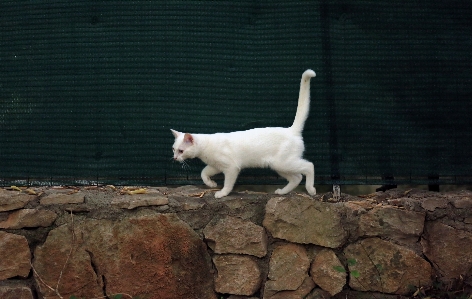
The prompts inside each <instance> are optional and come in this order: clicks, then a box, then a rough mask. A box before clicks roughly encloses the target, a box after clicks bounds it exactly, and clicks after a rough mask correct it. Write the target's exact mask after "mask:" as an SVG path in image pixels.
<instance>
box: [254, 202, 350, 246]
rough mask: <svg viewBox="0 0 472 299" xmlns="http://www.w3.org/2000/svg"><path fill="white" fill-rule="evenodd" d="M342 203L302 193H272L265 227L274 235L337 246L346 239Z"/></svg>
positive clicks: (290, 239) (267, 208)
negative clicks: (279, 195) (320, 199)
mask: <svg viewBox="0 0 472 299" xmlns="http://www.w3.org/2000/svg"><path fill="white" fill-rule="evenodd" d="M343 212H344V211H343V208H342V206H341V205H337V204H332V203H326V202H320V201H316V200H313V199H311V198H306V197H302V196H293V197H274V198H272V199H270V200H269V202H268V203H267V205H266V214H265V218H264V222H263V225H264V227H265V228H266V229H267V230H268V231H269V232H270V233H271V234H272V235H273V236H274V237H276V238H279V239H284V240H287V241H290V242H294V243H302V244H315V245H320V246H323V247H329V248H337V247H340V246H342V245H343V244H344V242H345V241H346V240H347V237H348V233H347V231H346V230H345V229H344V227H343V225H342V222H341V220H342V215H343Z"/></svg>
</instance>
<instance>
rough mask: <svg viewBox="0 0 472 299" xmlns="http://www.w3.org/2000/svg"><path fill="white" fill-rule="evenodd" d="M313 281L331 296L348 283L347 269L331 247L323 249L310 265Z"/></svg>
mask: <svg viewBox="0 0 472 299" xmlns="http://www.w3.org/2000/svg"><path fill="white" fill-rule="evenodd" d="M310 274H311V277H312V278H313V281H314V282H315V284H316V285H318V286H319V287H320V288H322V289H323V290H325V291H327V292H329V294H330V295H331V296H334V295H336V294H337V293H339V292H341V290H342V289H343V287H344V285H345V284H346V276H347V274H346V271H345V269H344V266H343V265H342V264H341V262H340V261H339V259H338V257H337V256H336V254H335V253H334V252H333V251H332V250H330V249H323V250H321V251H320V252H319V253H318V254H317V255H316V257H315V259H314V260H313V263H312V264H311V267H310Z"/></svg>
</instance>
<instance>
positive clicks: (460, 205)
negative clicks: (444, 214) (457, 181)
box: [451, 197, 472, 209]
mask: <svg viewBox="0 0 472 299" xmlns="http://www.w3.org/2000/svg"><path fill="white" fill-rule="evenodd" d="M451 203H452V205H453V206H454V208H456V209H472V198H469V197H463V198H456V199H454V200H452V201H451Z"/></svg>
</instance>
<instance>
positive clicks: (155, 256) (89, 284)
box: [34, 214, 216, 299]
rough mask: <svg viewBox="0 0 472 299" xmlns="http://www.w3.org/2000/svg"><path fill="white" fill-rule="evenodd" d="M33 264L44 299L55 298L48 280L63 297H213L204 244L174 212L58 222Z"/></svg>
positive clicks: (170, 298) (37, 251) (211, 298)
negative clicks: (58, 225) (120, 218)
mask: <svg viewBox="0 0 472 299" xmlns="http://www.w3.org/2000/svg"><path fill="white" fill-rule="evenodd" d="M34 267H35V269H36V272H37V275H36V276H35V278H36V281H37V284H38V285H39V286H40V291H41V293H42V294H43V296H44V297H45V298H56V292H55V291H52V290H50V288H48V287H47V286H46V284H47V285H48V286H52V287H53V288H55V286H56V285H58V292H59V293H60V294H61V295H62V296H63V297H69V296H70V295H75V296H77V297H86V298H92V297H103V296H105V295H106V296H110V295H112V294H118V293H127V294H130V295H132V296H143V297H144V296H145V297H146V298H149V299H153V298H156V299H157V298H160V299H180V298H202V299H206V298H208V299H214V298H216V295H215V293H214V291H213V274H212V273H211V260H210V257H209V255H208V253H207V251H206V246H205V244H204V243H203V241H202V240H201V239H200V238H199V237H198V235H197V234H196V233H195V232H194V231H193V230H192V229H191V228H190V227H189V226H188V225H187V224H185V223H184V222H182V221H181V220H180V219H179V218H178V217H177V216H176V215H175V214H149V215H141V216H135V217H129V218H126V217H125V218H123V219H122V220H116V221H112V220H92V219H88V220H84V221H81V222H78V221H77V222H76V223H75V224H73V223H69V224H68V225H64V226H61V227H58V228H56V229H54V230H52V231H51V232H50V233H49V235H48V237H47V239H46V242H45V243H44V244H43V245H41V246H38V247H37V248H36V251H35V260H34ZM59 280H60V281H59Z"/></svg>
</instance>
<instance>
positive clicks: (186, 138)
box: [184, 133, 193, 144]
mask: <svg viewBox="0 0 472 299" xmlns="http://www.w3.org/2000/svg"><path fill="white" fill-rule="evenodd" d="M184 142H186V143H189V144H193V136H192V135H191V134H189V133H185V135H184Z"/></svg>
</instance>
